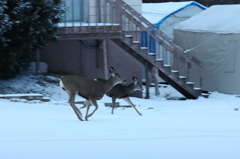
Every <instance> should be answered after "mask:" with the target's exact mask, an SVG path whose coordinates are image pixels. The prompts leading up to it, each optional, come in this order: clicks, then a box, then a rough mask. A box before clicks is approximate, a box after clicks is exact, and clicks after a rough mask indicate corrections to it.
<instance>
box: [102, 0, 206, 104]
mask: <svg viewBox="0 0 240 159" xmlns="http://www.w3.org/2000/svg"><path fill="white" fill-rule="evenodd" d="M107 1H108V0H107ZM109 1H110V0H109ZM121 3H122V5H121V6H122V10H121V14H122V38H121V39H113V40H112V41H113V42H115V43H116V44H117V45H118V46H120V47H121V48H122V49H124V50H125V51H126V52H128V53H129V54H130V55H132V56H133V57H134V58H136V59H137V60H138V61H140V62H141V63H142V64H144V65H145V67H146V68H148V69H151V68H152V67H156V68H157V69H158V72H159V76H160V77H161V78H162V79H163V80H165V81H166V82H168V83H169V84H170V85H171V86H173V87H174V88H175V89H176V90H178V91H179V92H180V93H182V94H183V95H184V96H185V97H186V98H188V99H197V98H198V97H199V96H200V95H201V81H202V79H201V70H202V64H201V62H200V61H198V60H197V59H195V58H194V57H193V56H191V55H190V54H188V53H185V52H184V50H183V49H182V48H181V47H179V46H177V45H176V44H175V43H174V42H173V41H172V40H171V39H169V38H168V37H167V36H166V35H165V34H164V33H163V32H161V31H160V30H159V29H157V28H156V27H155V26H153V25H152V24H151V23H150V22H148V21H147V20H146V19H145V18H144V17H142V16H141V15H140V14H139V13H138V12H136V11H135V10H134V9H132V8H131V7H130V6H129V5H128V4H126V3H125V2H124V1H121ZM140 33H141V34H140ZM141 35H145V37H147V41H145V42H144V43H146V42H147V43H149V41H152V44H154V47H155V49H154V50H155V52H154V53H151V52H150V51H149V50H151V48H150V47H151V46H150V43H149V45H147V46H143V44H142V41H141V40H142V39H143V38H141ZM156 47H159V48H161V49H156ZM167 58H168V59H167ZM169 58H170V59H169ZM166 61H168V63H167V62H166ZM169 61H170V62H169ZM193 67H195V68H194V69H193ZM191 70H197V71H198V72H197V74H198V75H199V79H198V86H199V87H198V88H196V87H195V83H194V82H191V81H190V79H191V78H190V75H191V73H190V72H191ZM193 79H194V78H193Z"/></svg>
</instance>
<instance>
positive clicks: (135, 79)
mask: <svg viewBox="0 0 240 159" xmlns="http://www.w3.org/2000/svg"><path fill="white" fill-rule="evenodd" d="M132 81H133V82H134V83H135V84H136V83H137V82H138V79H137V77H135V76H133V77H132Z"/></svg>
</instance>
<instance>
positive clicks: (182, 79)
mask: <svg viewBox="0 0 240 159" xmlns="http://www.w3.org/2000/svg"><path fill="white" fill-rule="evenodd" d="M178 84H179V85H181V86H182V87H186V77H185V76H179V79H178Z"/></svg>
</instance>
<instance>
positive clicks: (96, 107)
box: [85, 97, 98, 119]
mask: <svg viewBox="0 0 240 159" xmlns="http://www.w3.org/2000/svg"><path fill="white" fill-rule="evenodd" d="M89 99H90V101H91V102H92V104H93V105H94V106H95V109H94V110H93V112H92V113H91V114H89V115H87V114H86V115H87V116H86V117H85V119H87V118H88V117H90V116H92V115H93V114H94V113H95V111H96V110H97V109H98V104H97V100H96V99H94V98H92V97H90V98H89ZM89 107H90V105H89Z"/></svg>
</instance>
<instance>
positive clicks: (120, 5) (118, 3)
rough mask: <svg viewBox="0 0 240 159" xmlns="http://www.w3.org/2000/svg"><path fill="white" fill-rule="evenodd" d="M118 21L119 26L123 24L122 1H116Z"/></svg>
mask: <svg viewBox="0 0 240 159" xmlns="http://www.w3.org/2000/svg"><path fill="white" fill-rule="evenodd" d="M116 6H117V7H116V16H117V17H116V19H117V21H116V22H117V23H118V24H120V25H121V24H122V0H116Z"/></svg>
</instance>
